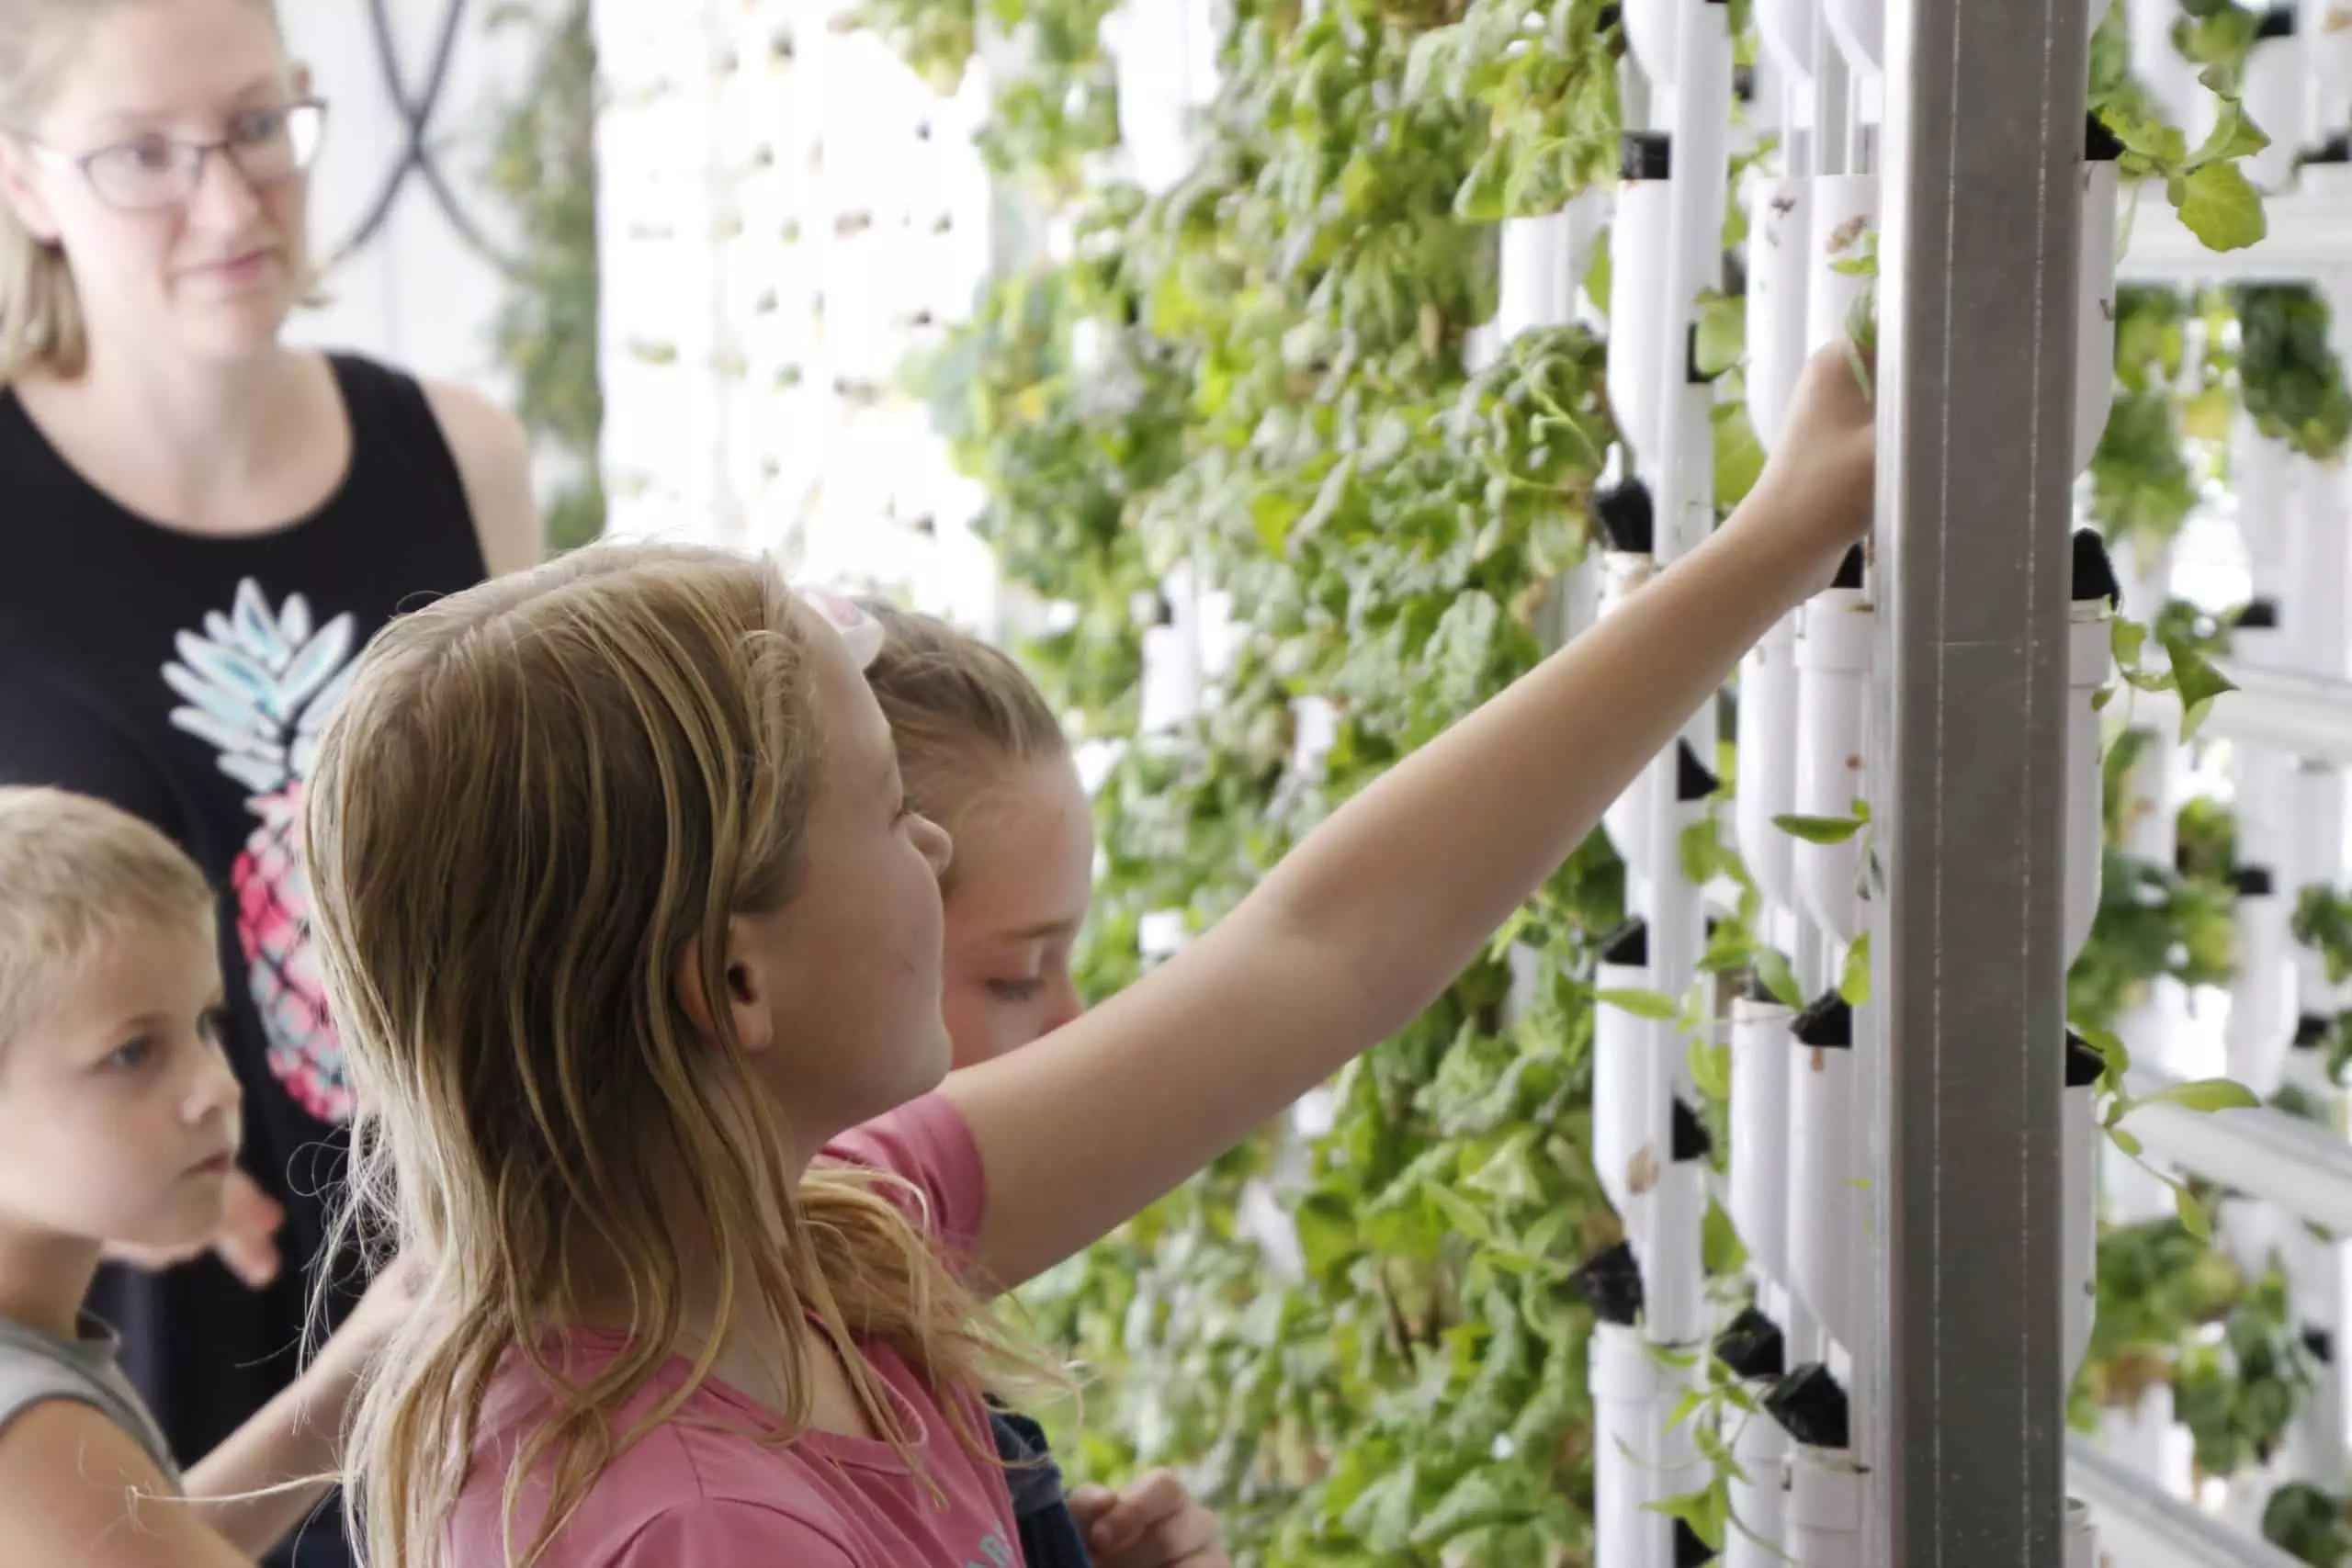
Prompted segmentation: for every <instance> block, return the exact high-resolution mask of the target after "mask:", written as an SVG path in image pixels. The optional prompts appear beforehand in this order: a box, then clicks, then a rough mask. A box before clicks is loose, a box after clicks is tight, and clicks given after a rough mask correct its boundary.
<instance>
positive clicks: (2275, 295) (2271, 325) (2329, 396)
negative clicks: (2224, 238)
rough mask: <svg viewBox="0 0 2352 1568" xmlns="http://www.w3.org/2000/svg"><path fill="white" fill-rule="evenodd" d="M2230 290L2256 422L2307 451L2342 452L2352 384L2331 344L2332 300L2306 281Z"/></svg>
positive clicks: (2326, 455)
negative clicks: (2348, 387) (2348, 384)
mask: <svg viewBox="0 0 2352 1568" xmlns="http://www.w3.org/2000/svg"><path fill="white" fill-rule="evenodd" d="M2230 293H2231V296H2232V302H2233V304H2234V306H2235V307H2236V311H2237V318H2238V330H2239V333H2240V340H2239V346H2238V359H2237V369H2238V381H2239V385H2240V387H2241V388H2242V389H2243V396H2244V398H2245V412H2247V413H2248V414H2249V415H2251V416H2252V417H2253V420H2254V423H2255V428H2256V429H2257V430H2259V431H2261V432H2262V434H2265V435H2267V436H2269V437H2270V438H2271V439H2272V440H2274V441H2283V442H2285V443H2286V444H2287V445H2288V446H2291V447H2293V448H2294V449H2295V450H2296V451H2298V452H2301V453H2302V454H2303V455H2304V456H2305V457H2316V458H2318V459H2320V460H2321V461H2323V462H2333V461H2335V459H2337V458H2339V457H2342V456H2343V455H2344V451H2345V445H2346V441H2347V439H2352V391H2347V390H2346V388H2345V384H2344V367H2343V365H2342V363H2341V362H2340V361H2338V359H2337V358H2336V355H2335V350H2334V349H2333V348H2332V347H2330V346H2329V344H2328V325H2329V317H2328V309H2327V301H2326V300H2325V299H2323V298H2322V297H2321V295H2320V291H2319V290H2318V289H2317V288H2314V287H2312V285H2310V284H2304V283H2247V284H2240V285H2238V286H2237V287H2236V288H2233V289H2231V290H2230Z"/></svg>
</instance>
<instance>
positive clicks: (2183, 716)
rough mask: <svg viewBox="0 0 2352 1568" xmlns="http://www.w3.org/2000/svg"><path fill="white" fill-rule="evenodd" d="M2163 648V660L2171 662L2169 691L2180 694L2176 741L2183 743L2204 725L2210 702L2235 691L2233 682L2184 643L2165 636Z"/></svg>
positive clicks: (2183, 640)
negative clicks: (2171, 684)
mask: <svg viewBox="0 0 2352 1568" xmlns="http://www.w3.org/2000/svg"><path fill="white" fill-rule="evenodd" d="M2164 646H2165V657H2166V658H2168V659H2169V660H2172V683H2173V689H2174V690H2176V691H2177V692H2178V693H2179V694H2180V738H2181V739H2183V740H2187V739H2189V737H2191V736H2193V735H2195V734H2196V733H2197V728H2198V727H2199V725H2201V724H2203V723H2204V722H2205V715H2206V713H2207V711H2208V710H2209V709H2210V708H2211V705H2212V702H2213V699H2214V698H2215V697H2218V696H2220V695H2221V694H2222V693H2224V692H2234V691H2236V690H2237V689H2238V688H2237V683H2236V682H2233V681H2232V680H2231V679H2230V678H2229V677H2228V676H2227V675H2224V674H2222V672H2221V671H2219V670H2216V669H2214V668H2213V666H2212V664H2211V661H2209V660H2207V659H2206V657H2205V656H2204V655H2203V654H2201V653H2199V652H2198V651H2197V649H2195V648H2193V647H2191V646H2190V645H2189V643H2188V641H2187V640H2185V639H2183V638H2180V637H2166V638H2165V639H2164Z"/></svg>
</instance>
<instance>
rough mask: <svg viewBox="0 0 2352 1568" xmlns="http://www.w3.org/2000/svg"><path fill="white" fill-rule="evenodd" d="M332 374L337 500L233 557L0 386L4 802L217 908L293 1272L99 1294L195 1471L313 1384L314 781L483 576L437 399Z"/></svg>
mask: <svg viewBox="0 0 2352 1568" xmlns="http://www.w3.org/2000/svg"><path fill="white" fill-rule="evenodd" d="M333 363H334V376H335V382H336V385H337V387H338V389H340V391H341V394H342V397H343V401H344V406H345V410H346V411H347V412H348V415H349V419H350V425H351V432H352V454H351V463H350V467H349V468H348V470H347V471H346V472H345V476H344V479H343V482H342V483H341V485H339V486H338V487H337V488H336V490H335V491H334V493H333V494H332V495H331V496H330V497H329V498H328V500H327V501H326V502H325V503H324V504H322V506H320V507H319V508H318V509H317V510H316V511H315V512H313V513H311V514H310V515H308V516H306V517H303V518H301V519H300V520H299V521H297V522H294V523H292V524H290V525H287V526H285V527H283V528H279V529H277V530H276V531H274V532H272V533H269V534H266V535H261V536H248V537H242V538H234V539H217V538H202V537H198V536H191V535H187V534H181V533H175V532H173V531H171V530H169V529H166V528H163V527H160V526H157V525H154V524H153V523H151V522H148V521H146V520H144V519H142V518H140V517H138V516H136V515H134V514H133V513H130V512H129V511H128V510H127V509H125V508H124V507H122V506H120V505H118V504H116V503H115V502H112V501H110V500H108V499H107V497H106V496H104V495H102V494H101V493H99V491H97V490H96V489H95V488H94V487H92V486H91V485H90V483H89V482H88V481H87V480H85V479H83V478H82V477H81V475H80V474H79V473H77V472H76V471H75V470H74V468H71V467H70V466H68V465H67V463H66V462H65V461H64V459H63V458H62V457H61V456H60V455H59V453H58V452H57V450H56V449H55V448H54V447H52V446H51V445H50V444H49V442H48V440H47V439H46V438H45V437H44V436H43V435H42V434H40V430H39V429H38V428H37V427H36V426H35V425H34V424H33V423H32V422H31V421H30V420H29V419H28V417H27V416H26V413H25V411H24V408H23V406H22V405H21V404H20V403H19V402H18V401H17V398H16V396H15V395H14V394H13V393H12V392H9V391H7V390H6V389H0V561H5V562H6V570H5V571H4V572H0V782H6V783H11V784H53V785H57V786H60V787H62V788H66V789H72V790H76V791H79V792H81V793H83V794H85V795H97V796H100V797H102V798H104V799H107V800H109V801H112V802H113V803H114V804H116V805H117V806H119V807H124V808H126V809H128V810H130V811H132V812H135V813H137V814H138V815H140V816H141V817H143V818H146V819H147V820H148V821H150V822H153V824H155V825H156V826H157V827H158V828H160V829H163V830H164V832H166V833H168V834H169V835H171V837H172V838H173V839H175V840H177V841H178V842H179V843H180V844H181V845H182V846H183V847H184V848H186V849H187V851H188V852H189V853H190V854H191V855H193V856H194V857H195V859H196V861H197V863H198V864H200V865H201V866H203V868H204V870H205V873H206V874H207V875H208V876H209V877H210V878H211V879H212V882H213V885H214V886H217V887H219V888H220V890H221V916H220V934H221V963H222V966H223V972H224V974H225V975H226V976H227V979H228V990H229V998H230V1010H231V1024H230V1029H229V1035H228V1040H229V1055H230V1058H231V1060H232V1062H233V1064H234V1065H235V1067H236V1071H237V1076H238V1077H239V1079H240V1080H241V1081H242V1082H243V1086H244V1094H245V1103H244V1127H245V1152H244V1166H245V1168H246V1170H247V1171H249V1172H250V1173H251V1174H252V1175H253V1177H254V1179H255V1180H256V1181H258V1182H259V1183H260V1184H261V1186H262V1187H263V1188H264V1189H265V1190H267V1191H268V1192H269V1193H270V1194H271V1195H272V1196H273V1197H275V1198H277V1200H278V1201H280V1202H281V1203H283V1204H284V1205H285V1206H286V1211H287V1219H286V1225H285V1228H284V1229H283V1230H282V1231H281V1232H280V1233H279V1235H278V1244H279V1248H280V1252H281V1254H282V1256H283V1258H284V1260H285V1267H284V1269H282V1271H281V1272H280V1274H279V1276H278V1279H277V1282H276V1283H275V1284H273V1285H271V1286H270V1287H269V1288H268V1289H266V1290H264V1291H261V1292H254V1291H251V1290H248V1289H247V1288H246V1287H245V1286H243V1284H241V1283H239V1282H238V1281H237V1280H235V1279H234V1278H233V1277H232V1276H231V1275H230V1274H229V1273H228V1271H227V1270H226V1269H223V1268H222V1267H221V1266H220V1264H219V1263H218V1262H217V1261H216V1260H214V1259H213V1258H210V1257H209V1255H208V1256H207V1257H206V1258H202V1259H200V1260H198V1261H196V1262H192V1263H188V1264H186V1265H183V1266H181V1267H179V1268H177V1269H172V1270H170V1271H169V1272H167V1273H164V1274H161V1275H151V1274H147V1273H143V1272H141V1271H138V1270H131V1269H107V1270H106V1271H105V1272H104V1273H103V1274H102V1275H101V1276H100V1279H99V1281H98V1286H97V1289H96V1292H95V1293H94V1295H93V1297H92V1299H91V1303H90V1304H91V1309H92V1310H93V1311H94V1312H96V1314H98V1315H99V1316H101V1317H103V1318H105V1319H107V1321H108V1322H110V1323H112V1324H113V1325H115V1326H116V1328H117V1329H119V1331H120V1333H121V1336H122V1341H123V1364H124V1366H125V1368H126V1369H127V1370H128V1371H130V1375H131V1378H132V1380H133V1381H134V1382H136V1383H137V1384H138V1386H139V1388H140V1391H141V1393H143V1394H145V1396H146V1397H147V1399H148V1400H149V1402H150V1403H151V1404H153V1407H154V1410H155V1414H156V1416H157V1417H158V1418H159V1419H160V1420H161V1422H162V1424H163V1427H164V1432H165V1433H166V1434H167V1435H168V1436H169V1438H171V1441H172V1446H173V1448H174V1450H175V1452H176V1453H177V1454H178V1455H179V1457H180V1459H181V1461H182V1462H184V1463H185V1462H193V1461H195V1460H197V1459H199V1458H201V1457H202V1456H203V1455H204V1454H206V1453H208V1452H209V1451H210V1450H211V1449H212V1448H213V1447H214V1445H216V1444H217V1443H219V1442H220V1439H221V1438H224V1437H226V1436H227V1435H228V1434H229V1433H230V1432H232V1431H233V1430H235V1429H236V1427H238V1426H239V1425H240V1424H242V1423H243V1421H244V1420H245V1419H246V1418H247V1417H248V1416H252V1415H253V1414H254V1412H255V1411H256V1410H258V1409H259V1408H260V1407H261V1406H262V1404H264V1403H265V1402H266V1401H267V1400H268V1399H269V1398H270V1397H271V1396H272V1395H273V1394H275V1393H277V1391H278V1390H280V1389H281V1388H283V1387H284V1386H285V1385H286V1384H287V1382H288V1381H289V1380H290V1379H291V1377H292V1376H293V1374H294V1372H295V1371H296V1370H297V1362H298V1355H297V1347H298V1346H299V1344H300V1339H301V1333H302V1327H303V1317H304V1309H305V1301H306V1293H307V1292H308V1289H309V1287H310V1284H311V1279H312V1269H313V1266H314V1265H315V1263H316V1261H317V1258H318V1256H319V1252H320V1247H321V1242H322V1236H323V1220H324V1213H325V1202H326V1201H327V1199H328V1197H329V1196H330V1184H331V1183H333V1182H334V1180H335V1179H336V1178H337V1177H338V1175H339V1174H340V1171H341V1168H342V1159H343V1153H344V1148H345V1133H344V1122H345V1118H346V1117H347V1116H348V1114H349V1111H350V1107H351V1095H350V1086H349V1083H348V1081H347V1079H346V1078H345V1074H344V1067H343V1059H342V1053H341V1051H340V1049H339V1047H338V1045H337V1043H336V1040H335V1036H334V1030H333V1028H332V1027H331V1026H330V1025H329V1024H328V1023H327V1021H326V1018H325V1010H324V998H323V996H322V989H321V985H320V979H319V970H318V966H317V964H316V962H315V960H314V959H313V957H312V955H311V952H310V949H309V942H308V937H307V928H308V920H309V915H310V889H309V886H308V884H307V883H306V882H305V880H304V878H303V875H302V872H301V868H300V862H299V859H298V857H297V855H296V847H297V844H298V842H299V834H300V806H301V790H302V782H303V779H304V777H305V776H306V774H307V773H308V771H309V769H310V766H311V758H312V756H313V754H314V752H315V750H316V749H317V744H318V738H319V734H320V731H321V728H322V724H323V722H324V720H325V719H326V717H327V716H328V714H329V712H330V711H331V710H332V709H333V707H334V703H335V701H336V699H337V698H338V697H339V696H340V695H341V694H342V692H343V690H344V689H345V686H346V685H347V684H348V682H349V676H350V672H351V670H352V665H353V660H354V658H355V656H356V654H357V653H358V651H359V649H360V648H361V647H362V646H363V645H364V644H365V643H366V642H367V641H368V638H369V637H373V636H374V635H375V633H376V632H377V630H378V629H379V627H381V626H383V625H384V623H385V622H386V621H388V620H390V618H391V617H392V616H393V615H395V614H397V613H398V612H399V611H400V610H401V608H402V607H403V606H407V605H413V604H416V603H418V602H419V601H420V600H424V599H429V598H432V597H434V596H436V595H440V594H445V593H449V592H455V591H457V590H458V589H462V588H465V587H468V586H470V585H471V584H473V583H476V582H479V581H481V580H482V578H483V576H484V574H485V571H484V567H483V563H482V556H481V546H480V544H479V542H478V539H477V537H476V535H475V532H474V523H473V518H472V515H471V513H470V511H469V508H468V506H467V504H466V497H465V491H464V488H463V486H462V485H461V483H460V481H459V479H458V468H457V464H456V461H455V459H454V458H453V457H451V455H450V452H449V447H448V445H447V442H446V441H445V440H444V439H443V437H442V434H441V431H440V427H439V424H438V423H437V422H436V421H435V418H434V415H433V412H432V410H431V408H430V406H429V405H428V404H427V403H426V401H425V399H424V391H423V389H421V388H419V387H418V386H417V384H416V383H415V382H414V381H413V380H411V379H410V378H407V377H405V376H402V375H400V374H398V373H397V372H394V371H391V370H388V369H385V368H383V367H380V366H377V365H373V364H370V363H368V362H367V361H365V360H359V359H351V358H340V357H338V358H336V359H334V362H333ZM307 1535H308V1537H309V1538H311V1539H306V1541H305V1545H304V1547H303V1550H302V1551H301V1555H300V1558H299V1561H300V1562H301V1563H302V1564H304V1565H305V1568H309V1565H310V1564H311V1563H314V1562H317V1563H333V1562H335V1561H337V1560H338V1559H339V1558H341V1557H342V1555H343V1554H342V1552H341V1551H340V1549H339V1532H338V1531H337V1530H336V1529H334V1525H333V1523H332V1522H331V1521H330V1520H327V1519H324V1518H322V1519H321V1520H319V1521H316V1522H314V1523H313V1524H312V1525H311V1527H310V1529H309V1531H308V1532H307ZM294 1560H295V1559H289V1558H288V1557H286V1556H285V1555H283V1554H281V1556H280V1557H279V1558H277V1559H276V1561H294Z"/></svg>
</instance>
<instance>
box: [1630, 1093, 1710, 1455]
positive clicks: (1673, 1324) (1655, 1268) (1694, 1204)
mask: <svg viewBox="0 0 2352 1568" xmlns="http://www.w3.org/2000/svg"><path fill="white" fill-rule="evenodd" d="M1677 1103H1678V1102H1676V1101H1675V1100H1673V1099H1672V1097H1671V1096H1669V1097H1668V1107H1669V1109H1668V1134H1667V1136H1668V1144H1667V1147H1666V1148H1665V1149H1664V1150H1662V1151H1661V1153H1662V1154H1663V1155H1664V1156H1665V1159H1664V1162H1663V1164H1662V1165H1661V1167H1660V1168H1659V1171H1658V1177H1657V1188H1656V1189H1655V1190H1653V1191H1652V1192H1651V1194H1650V1224H1649V1227H1648V1228H1649V1235H1648V1237H1647V1239H1646V1242H1645V1243H1644V1244H1637V1245H1636V1246H1635V1247H1634V1253H1635V1255H1636V1256H1637V1257H1639V1258H1640V1259H1641V1263H1642V1301H1643V1304H1644V1309H1645V1314H1646V1319H1645V1323H1644V1324H1643V1327H1644V1329H1645V1331H1646V1332H1647V1334H1648V1336H1649V1338H1650V1340H1651V1342H1652V1343H1654V1344H1658V1345H1667V1346H1673V1347H1677V1348H1688V1347H1690V1346H1691V1345H1694V1344H1696V1343H1697V1342H1698V1341H1699V1340H1700V1339H1701V1338H1702V1337H1704V1335H1705V1334H1706V1331H1707V1293H1706V1286H1707V1273H1706V1265H1705V1261H1704V1257H1703V1253H1702V1246H1701V1237H1702V1226H1703V1224H1704V1222H1705V1220H1706V1217H1707V1176H1708V1168H1707V1161H1706V1158H1705V1156H1704V1153H1703V1150H1704V1147H1705V1145H1704V1144H1703V1143H1702V1144H1701V1145H1699V1148H1700V1150H1701V1151H1702V1152H1700V1153H1699V1154H1696V1155H1687V1154H1684V1153H1683V1152H1682V1150H1683V1140H1682V1138H1681V1136H1680V1131H1681V1129H1680V1126H1679V1124H1680V1123H1681V1122H1683V1121H1684V1119H1685V1118H1686V1117H1690V1111H1689V1109H1688V1107H1687V1106H1683V1107H1681V1108H1680V1109H1679V1110H1677V1109H1675V1107H1676V1105H1677ZM1691 1120H1693V1121H1695V1118H1691ZM1662 1462H1663V1456H1662ZM1665 1495H1667V1496H1669V1497H1670V1496H1673V1495H1674V1494H1673V1493H1671V1492H1668V1493H1667V1494H1665Z"/></svg>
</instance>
